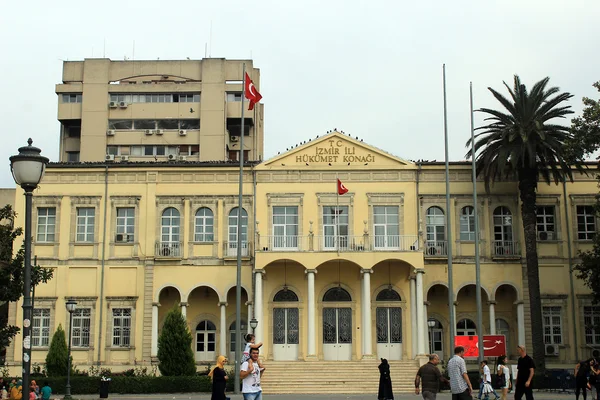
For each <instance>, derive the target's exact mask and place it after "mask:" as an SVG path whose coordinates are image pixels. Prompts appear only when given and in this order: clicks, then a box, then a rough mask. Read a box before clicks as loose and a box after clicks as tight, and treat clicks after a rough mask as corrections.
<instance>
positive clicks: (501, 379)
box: [496, 373, 506, 389]
mask: <svg viewBox="0 0 600 400" xmlns="http://www.w3.org/2000/svg"><path fill="white" fill-rule="evenodd" d="M504 386H506V377H505V376H504V373H502V374H501V375H496V387H497V388H498V389H500V388H503V387H504Z"/></svg>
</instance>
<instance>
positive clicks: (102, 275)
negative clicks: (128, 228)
mask: <svg viewBox="0 0 600 400" xmlns="http://www.w3.org/2000/svg"><path fill="white" fill-rule="evenodd" d="M107 208H108V164H107V165H105V166H104V222H103V227H102V261H101V264H100V309H99V310H100V311H99V316H100V318H99V321H98V344H97V346H98V360H97V364H98V366H100V365H101V361H100V357H101V351H102V314H103V311H104V262H105V260H106V219H107V217H106V210H107Z"/></svg>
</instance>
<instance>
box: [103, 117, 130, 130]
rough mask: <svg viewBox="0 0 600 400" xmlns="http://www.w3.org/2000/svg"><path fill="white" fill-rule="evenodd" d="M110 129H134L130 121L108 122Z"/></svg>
mask: <svg viewBox="0 0 600 400" xmlns="http://www.w3.org/2000/svg"><path fill="white" fill-rule="evenodd" d="M108 129H133V121H132V120H130V119H111V120H109V121H108Z"/></svg>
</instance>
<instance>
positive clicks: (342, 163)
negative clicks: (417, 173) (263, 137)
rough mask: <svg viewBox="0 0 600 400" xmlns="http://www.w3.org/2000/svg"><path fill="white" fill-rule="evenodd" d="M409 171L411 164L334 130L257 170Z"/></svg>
mask: <svg viewBox="0 0 600 400" xmlns="http://www.w3.org/2000/svg"><path fill="white" fill-rule="evenodd" d="M349 166H350V167H353V168H361V167H362V168H375V169H378V168H381V169H388V168H391V169H398V168H412V167H414V164H413V163H412V162H410V161H406V160H403V159H401V158H398V157H396V156H394V155H392V154H390V153H387V152H385V151H383V150H381V149H378V148H376V147H374V146H370V145H368V144H367V143H364V142H363V141H362V140H358V139H354V138H352V137H350V136H348V135H346V134H343V133H341V132H338V131H333V132H331V133H329V134H327V135H325V136H322V137H318V138H316V139H313V140H309V141H308V142H304V143H303V144H301V145H300V146H298V147H294V148H293V149H291V150H288V151H286V152H285V153H283V154H280V155H278V156H276V157H273V158H271V159H269V160H267V161H265V162H264V163H262V164H261V165H259V166H258V167H257V168H259V169H262V168H265V169H267V168H268V169H271V168H289V167H298V168H309V169H310V168H325V167H327V168H330V167H340V168H341V167H346V168H347V167H349Z"/></svg>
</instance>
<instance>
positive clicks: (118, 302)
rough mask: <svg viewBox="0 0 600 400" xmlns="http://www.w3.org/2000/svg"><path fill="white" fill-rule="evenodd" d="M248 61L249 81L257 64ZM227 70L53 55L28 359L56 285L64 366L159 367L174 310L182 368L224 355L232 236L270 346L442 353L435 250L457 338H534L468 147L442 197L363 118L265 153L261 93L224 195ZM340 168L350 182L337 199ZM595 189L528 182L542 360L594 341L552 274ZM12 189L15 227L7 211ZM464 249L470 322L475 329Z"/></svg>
mask: <svg viewBox="0 0 600 400" xmlns="http://www.w3.org/2000/svg"><path fill="white" fill-rule="evenodd" d="M245 63H246V68H247V69H248V70H249V71H250V75H251V76H252V78H253V79H254V81H255V83H256V85H257V87H258V88H259V90H260V86H259V83H258V82H259V70H258V69H256V68H253V67H252V61H250V60H247V61H245ZM241 68H242V61H231V60H222V59H208V60H202V61H194V60H190V61H110V60H104V59H93V60H85V61H81V62H66V63H65V66H64V72H63V83H61V84H59V85H57V87H56V91H57V93H58V95H59V121H60V122H61V160H60V161H61V162H57V163H51V164H50V165H49V166H48V168H47V170H46V174H45V176H44V178H43V181H42V182H41V184H40V186H39V188H38V189H37V190H36V191H35V193H34V198H33V205H34V209H33V254H34V255H35V256H37V258H38V263H39V264H41V265H43V266H45V267H49V268H52V269H53V270H54V278H53V279H52V280H51V281H50V282H49V283H48V284H45V285H42V286H40V287H38V288H37V289H36V294H35V296H36V297H35V310H34V316H33V330H32V340H31V344H32V346H33V354H32V360H33V362H38V363H42V362H43V360H44V358H45V355H46V352H47V349H48V345H49V342H50V340H51V337H52V334H53V332H54V331H55V329H56V328H57V327H58V325H59V324H62V325H63V327H65V326H68V313H67V311H66V309H65V302H66V301H67V300H68V299H71V298H72V299H75V300H76V301H77V303H78V307H77V310H76V311H75V313H74V315H73V342H72V345H73V359H74V363H75V364H76V366H77V367H78V368H80V369H85V368H87V367H88V366H90V365H95V364H97V363H100V364H101V365H103V366H107V367H109V368H112V369H113V370H119V369H126V368H131V367H132V366H134V365H151V364H153V363H156V353H157V341H158V336H159V335H160V332H161V326H162V324H163V321H164V318H165V315H166V314H167V312H168V311H169V310H170V309H172V308H173V307H180V308H181V311H182V312H183V314H184V315H185V317H186V319H187V322H188V326H189V329H190V331H191V333H192V336H193V350H194V355H195V357H196V361H197V362H198V364H199V365H202V364H203V363H207V362H214V360H215V358H216V356H217V355H219V354H225V355H227V356H229V357H230V358H232V359H233V354H234V351H235V350H234V349H235V336H234V330H235V300H236V299H235V284H236V255H237V251H238V249H237V237H238V235H241V243H242V248H241V252H242V255H243V259H242V287H243V291H242V293H243V294H242V304H243V311H242V319H243V321H242V325H243V329H244V330H247V331H248V332H250V331H251V328H250V327H249V324H248V321H249V320H250V319H251V318H255V319H256V320H257V321H258V326H257V328H256V331H255V333H256V336H257V340H258V341H262V342H263V343H264V345H263V347H262V349H261V355H262V357H264V359H265V360H267V361H273V362H275V361H286V363H285V364H286V365H290V363H292V364H293V363H294V362H309V361H319V362H325V361H354V362H356V363H359V362H366V361H364V360H375V359H379V358H381V357H384V358H387V359H389V360H402V361H406V362H409V361H411V362H414V360H416V359H419V356H423V355H424V354H427V353H438V354H439V355H440V356H441V357H442V359H448V358H449V356H450V355H451V351H452V349H451V347H452V346H451V343H450V334H449V329H450V327H449V306H448V297H449V296H448V288H447V287H448V285H447V282H448V278H447V272H448V258H449V257H450V256H451V257H452V259H453V272H454V279H453V281H454V290H453V292H454V293H452V298H453V301H454V303H453V310H454V312H455V315H456V319H455V320H456V321H457V323H456V327H455V329H456V333H457V334H458V335H476V333H477V332H478V331H479V330H482V331H483V333H484V334H501V335H506V338H507V343H508V353H509V355H510V356H513V358H514V356H515V353H516V351H515V347H516V345H517V344H520V343H524V344H527V345H529V346H531V325H530V322H529V315H530V311H529V299H528V291H527V281H526V275H525V273H524V271H525V261H524V258H523V255H524V242H523V230H522V221H521V215H520V207H521V204H520V200H519V196H518V190H517V184H516V182H504V183H499V184H496V185H495V186H493V187H492V188H491V192H489V193H487V192H486V191H485V188H484V184H483V182H479V183H478V204H476V205H474V204H473V198H472V180H471V165H470V162H452V163H451V164H450V189H451V190H450V191H451V200H450V208H449V209H448V208H447V207H446V201H445V194H446V191H445V166H444V164H443V163H440V162H413V161H409V160H405V159H401V158H398V157H396V156H394V155H392V154H390V153H388V152H386V151H383V150H381V149H378V148H376V147H373V146H371V145H369V144H368V141H369V136H370V135H371V133H370V132H353V133H352V135H348V134H346V133H343V132H341V131H337V130H335V131H331V132H329V133H325V134H323V133H321V132H307V135H306V136H307V137H306V141H305V142H302V143H300V144H299V145H298V146H296V147H294V148H292V149H289V150H288V151H285V152H282V153H281V154H279V155H277V156H276V157H274V158H271V159H269V160H266V161H263V160H262V153H263V130H262V124H263V119H262V115H263V114H262V113H263V105H262V104H261V105H259V107H257V110H255V111H253V112H251V113H248V115H245V116H244V118H246V119H247V121H248V123H247V124H246V127H247V130H245V131H244V132H243V134H244V141H245V143H247V145H245V146H244V149H243V150H244V151H245V154H247V157H249V159H250V160H251V161H250V162H248V163H247V164H246V167H245V168H244V185H243V202H242V208H241V210H240V209H239V208H238V207H239V205H238V173H239V167H238V164H237V162H236V160H237V159H238V158H237V155H236V152H237V154H239V151H240V149H239V146H238V147H237V148H236V144H238V143H239V135H240V133H241V130H240V129H239V122H240V120H241V112H240V102H239V97H236V96H238V95H239V94H240V92H241V84H240V83H239V82H238V81H239V79H240V77H241ZM132 82H133V83H132ZM196 95H197V96H196ZM160 96H163V97H162V100H161V97H160ZM142 97H143V101H141V99H142ZM88 98H89V99H88ZM175 98H177V101H176V102H175V101H174V100H175ZM154 99H156V101H155V102H154V101H153V100H154ZM182 99H185V101H183V100H182ZM188 100H189V102H188ZM182 102H185V104H181V103H182ZM176 103H177V104H176ZM191 111H193V112H191ZM198 119H199V120H200V121H201V123H200V121H197V122H193V121H194V120H198ZM173 120H174V121H175V122H173ZM140 121H142V122H140ZM184 128H185V129H184ZM236 129H237V131H236ZM149 131H152V132H150V133H149ZM159 131H162V132H159ZM317 133H319V136H317ZM281 134H285V133H284V132H282V133H281ZM356 135H358V136H360V137H361V138H362V139H358V138H357V137H356ZM236 136H237V137H236ZM34 139H35V138H34ZM463 139H466V138H463ZM463 139H460V140H463ZM363 140H364V141H363ZM205 148H208V149H209V150H208V151H205ZM184 152H185V156H184V155H183V153H184ZM338 178H339V179H340V180H341V181H342V182H343V184H344V185H345V186H346V188H347V189H348V192H347V193H346V194H344V195H341V196H338V194H337V183H336V182H337V179H338ZM597 192H598V189H597V185H596V180H595V178H594V176H593V175H592V174H590V176H585V175H577V176H576V177H575V181H574V182H573V183H567V184H566V186H564V187H563V185H558V186H556V185H551V186H548V185H545V184H540V186H539V188H538V219H537V231H538V245H537V246H538V253H539V260H540V261H539V264H540V278H541V293H542V304H543V315H544V340H545V342H546V353H547V362H548V364H549V365H550V366H553V365H554V366H559V365H561V366H564V365H572V364H573V363H574V362H575V361H576V359H577V358H579V359H582V358H585V357H588V356H589V355H591V353H592V351H593V350H594V349H598V348H600V332H598V330H595V328H594V327H593V325H594V323H596V324H597V323H598V322H600V308H598V307H597V306H593V305H592V300H591V296H590V294H589V291H588V290H587V289H586V288H585V287H584V285H583V283H582V282H581V281H579V280H577V279H575V282H574V289H573V291H572V290H571V288H570V285H569V281H570V277H569V265H570V264H575V263H576V262H577V258H576V257H577V254H578V251H580V250H582V251H585V250H589V249H591V246H592V237H593V235H594V234H595V232H596V230H597V222H598V221H597V220H596V218H595V213H594V208H593V206H594V204H595V195H596V194H597ZM21 194H22V193H21V190H20V189H18V190H17V195H16V199H15V209H16V211H17V212H18V214H19V219H18V220H17V222H16V224H17V226H22V225H23V222H24V221H23V216H24V214H25V212H24V197H23V196H22V195H21ZM475 208H476V209H477V212H478V214H479V216H480V225H479V226H480V232H479V234H480V240H479V243H475V241H474V239H475V231H474V210H475ZM240 216H241V218H242V230H241V232H238V230H237V222H238V218H239V217H240ZM447 218H448V219H449V220H450V227H451V229H452V232H451V233H452V235H451V236H452V246H451V247H452V254H451V255H450V254H448V241H447V229H446V219H447ZM569 239H570V240H569ZM476 245H478V246H479V249H480V255H481V282H482V283H481V286H482V299H483V326H477V325H476V307H475V260H474V251H475V246H476ZM570 254H571V255H572V256H573V258H572V259H570V258H569V255H570ZM573 311H574V313H573ZM429 320H431V321H434V322H435V324H434V326H431V327H430V326H429V325H428V321H429ZM20 321H22V310H21V304H20V303H18V304H11V305H10V307H9V322H10V323H12V324H18V325H20ZM20 361H21V336H17V337H16V339H15V341H14V343H13V344H12V345H11V347H10V348H9V349H8V351H7V363H8V364H9V365H10V366H12V367H13V368H17V367H18V365H19V363H20ZM373 362H374V361H373ZM407 365H408V364H407ZM413 376H414V375H413Z"/></svg>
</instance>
